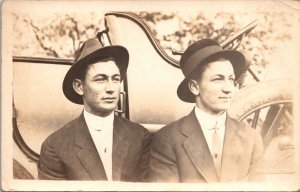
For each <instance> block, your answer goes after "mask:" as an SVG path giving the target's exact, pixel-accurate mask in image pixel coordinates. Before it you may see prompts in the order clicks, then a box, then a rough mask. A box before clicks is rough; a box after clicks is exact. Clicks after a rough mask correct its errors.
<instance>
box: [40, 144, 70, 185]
mask: <svg viewBox="0 0 300 192" xmlns="http://www.w3.org/2000/svg"><path fill="white" fill-rule="evenodd" d="M37 169H38V179H43V180H62V179H66V174H65V167H64V163H63V162H61V161H60V159H59V157H58V155H57V154H56V151H55V149H54V147H53V145H52V143H51V142H50V140H49V138H48V139H46V140H45V142H44V143H43V144H42V147H41V153H40V159H39V161H38V163H37Z"/></svg>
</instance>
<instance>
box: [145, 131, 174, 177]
mask: <svg viewBox="0 0 300 192" xmlns="http://www.w3.org/2000/svg"><path fill="white" fill-rule="evenodd" d="M149 180H150V181H151V182H164V183H168V182H180V176H179V172H178V168H177V163H176V154H175V151H174V149H173V148H172V144H171V143H170V142H169V141H168V140H167V139H166V138H165V137H164V136H162V135H160V134H157V135H156V136H154V137H153V140H152V144H151V148H150V160H149Z"/></svg>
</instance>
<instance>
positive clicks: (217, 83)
mask: <svg viewBox="0 0 300 192" xmlns="http://www.w3.org/2000/svg"><path fill="white" fill-rule="evenodd" d="M192 81H194V88H195V89H196V91H195V90H194V92H193V93H194V94H195V95H196V105H197V106H198V107H199V108H200V109H202V110H204V111H206V112H208V113H210V114H219V113H222V112H223V111H225V110H226V109H227V108H228V107H229V105H230V101H231V97H232V93H233V91H234V89H235V86H234V81H235V75H234V71H233V67H232V64H231V63H230V61H228V60H221V61H214V62H211V63H209V64H208V65H207V66H206V69H205V70H204V71H203V73H202V77H201V78H199V79H197V80H192Z"/></svg>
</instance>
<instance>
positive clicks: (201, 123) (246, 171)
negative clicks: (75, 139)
mask: <svg viewBox="0 0 300 192" xmlns="http://www.w3.org/2000/svg"><path fill="white" fill-rule="evenodd" d="M180 66H181V69H182V71H183V74H184V76H185V79H184V80H183V81H182V83H181V84H180V85H179V87H178V89H177V95H178V97H179V98H180V99H181V100H182V101H184V102H189V103H195V107H194V109H193V110H192V112H191V113H190V114H188V115H187V116H185V117H183V118H181V119H179V120H177V121H175V122H173V123H171V124H169V125H167V126H165V127H163V128H162V129H161V130H159V131H158V132H157V133H156V135H155V136H154V137H153V140H152V145H151V150H150V168H149V177H150V180H151V181H155V182H199V183H212V182H238V181H241V182H245V181H260V179H262V178H263V175H262V170H261V163H262V156H263V143H262V139H261V137H260V135H259V133H258V132H257V131H256V130H254V129H252V128H250V127H248V126H247V125H245V124H242V123H241V122H238V121H236V120H234V119H232V118H231V117H229V116H228V114H227V112H226V109H227V108H228V106H229V104H230V99H231V97H232V94H233V91H234V89H235V81H236V79H238V78H239V77H240V75H241V74H242V72H243V71H244V66H245V58H244V56H243V54H241V53H240V52H238V51H233V50H223V49H222V47H221V46H220V45H219V44H218V43H217V42H215V41H214V40H210V39H203V40H200V41H198V42H196V43H194V44H192V45H191V46H189V47H188V49H187V50H186V51H185V52H184V53H183V55H182V57H181V60H180Z"/></svg>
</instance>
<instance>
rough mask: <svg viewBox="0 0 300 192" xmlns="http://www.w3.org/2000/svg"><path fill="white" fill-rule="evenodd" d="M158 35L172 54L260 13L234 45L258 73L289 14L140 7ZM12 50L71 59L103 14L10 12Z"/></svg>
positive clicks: (286, 27) (283, 37) (284, 35)
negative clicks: (161, 9) (253, 26)
mask: <svg viewBox="0 0 300 192" xmlns="http://www.w3.org/2000/svg"><path fill="white" fill-rule="evenodd" d="M137 14H138V15H139V16H140V17H141V18H142V19H144V21H145V22H146V23H147V24H148V25H149V27H150V28H151V29H152V31H153V33H154V34H155V36H156V38H157V40H158V41H159V43H160V44H161V46H162V47H164V48H165V50H166V51H167V52H168V53H170V54H171V52H172V50H177V51H184V50H185V49H186V48H187V47H188V45H190V44H191V43H192V42H194V41H197V40H199V39H202V38H212V39H215V40H216V41H218V42H220V43H222V42H223V41H225V40H226V39H227V38H228V37H230V35H231V34H233V33H236V32H237V31H239V30H240V29H241V28H242V27H244V26H245V25H246V24H248V23H242V24H241V22H240V21H241V20H242V21H244V20H246V19H243V18H246V17H247V18H251V20H249V22H251V21H253V20H255V19H259V25H258V26H257V27H256V28H254V29H253V30H252V31H251V32H250V33H249V34H248V35H247V36H246V37H244V39H243V41H242V44H241V45H240V47H239V48H238V49H239V50H242V51H243V52H244V53H246V55H247V58H248V59H249V60H250V61H251V65H252V66H254V68H255V71H256V73H258V74H259V73H261V72H262V71H263V70H264V68H265V67H266V66H267V65H268V64H270V61H271V57H274V55H273V53H274V51H275V50H276V49H279V44H280V43H282V42H285V41H290V40H291V36H292V34H291V28H292V26H293V25H292V24H291V21H290V18H292V17H293V15H292V13H291V14H286V13H283V12H258V13H247V12H240V13H229V12H216V13H210V15H207V14H206V13H196V14H186V13H181V12H169V13H167V12H138V13H137ZM14 18H15V22H14V23H15V24H14V39H16V41H15V43H14V47H13V54H14V55H22V56H35V57H56V58H69V59H73V56H74V53H75V51H76V50H77V49H78V47H79V44H80V42H81V41H84V40H85V39H88V38H91V37H94V36H95V34H96V33H97V32H98V31H101V30H103V29H104V14H99V13H94V12H89V13H87V14H84V15H83V14H76V13H60V14H58V13H56V14H53V15H51V16H47V17H35V16H32V15H29V14H28V15H22V16H20V15H18V14H15V15H14Z"/></svg>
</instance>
